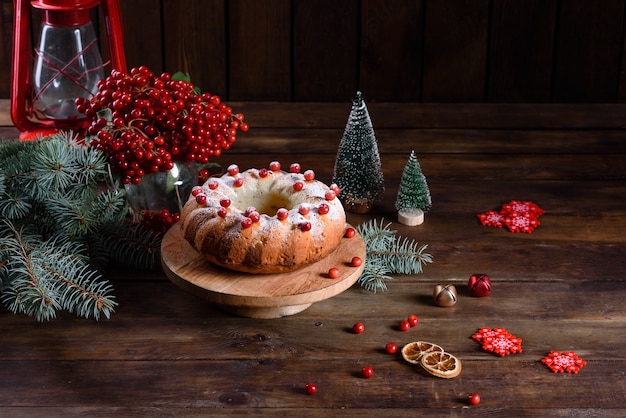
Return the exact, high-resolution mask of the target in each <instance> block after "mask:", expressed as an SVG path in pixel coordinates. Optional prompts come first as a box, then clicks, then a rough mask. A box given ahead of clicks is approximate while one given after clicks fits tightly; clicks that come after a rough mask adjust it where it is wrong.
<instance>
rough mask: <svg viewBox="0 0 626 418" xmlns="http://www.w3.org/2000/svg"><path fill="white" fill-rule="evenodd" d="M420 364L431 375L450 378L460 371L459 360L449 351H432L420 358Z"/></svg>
mask: <svg viewBox="0 0 626 418" xmlns="http://www.w3.org/2000/svg"><path fill="white" fill-rule="evenodd" d="M420 364H421V365H422V367H423V368H424V370H426V371H427V372H428V373H430V374H432V375H433V376H437V377H443V378H445V379H450V378H452V377H456V376H458V375H459V374H460V373H461V360H459V359H458V358H456V357H454V356H453V355H452V354H450V353H446V352H440V351H433V352H430V353H426V354H424V355H423V356H422V357H421V358H420Z"/></svg>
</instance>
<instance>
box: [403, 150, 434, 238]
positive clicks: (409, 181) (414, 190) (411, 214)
mask: <svg viewBox="0 0 626 418" xmlns="http://www.w3.org/2000/svg"><path fill="white" fill-rule="evenodd" d="M431 205H432V200H431V198H430V190H429V189H428V184H427V183H426V177H424V174H423V173H422V168H421V167H420V163H419V162H418V161H417V158H416V157H415V151H411V154H410V155H409V160H408V162H407V164H406V166H405V167H404V171H403V172H402V178H401V179H400V186H399V188H398V196H397V198H396V210H397V211H398V220H399V221H400V222H401V223H404V224H406V225H411V226H413V225H418V224H420V223H422V222H423V220H424V212H428V211H429V210H430V207H431Z"/></svg>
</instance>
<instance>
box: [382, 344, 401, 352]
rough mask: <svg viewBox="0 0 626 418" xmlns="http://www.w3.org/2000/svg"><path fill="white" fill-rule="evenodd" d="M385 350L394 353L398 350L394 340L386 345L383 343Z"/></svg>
mask: <svg viewBox="0 0 626 418" xmlns="http://www.w3.org/2000/svg"><path fill="white" fill-rule="evenodd" d="M385 351H386V352H387V353H389V354H395V353H397V352H398V345H397V344H396V343H394V342H388V343H387V345H385Z"/></svg>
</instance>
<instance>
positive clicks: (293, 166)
mask: <svg viewBox="0 0 626 418" xmlns="http://www.w3.org/2000/svg"><path fill="white" fill-rule="evenodd" d="M289 171H290V172H292V173H296V174H297V173H299V172H300V164H298V163H293V164H291V165H290V166H289Z"/></svg>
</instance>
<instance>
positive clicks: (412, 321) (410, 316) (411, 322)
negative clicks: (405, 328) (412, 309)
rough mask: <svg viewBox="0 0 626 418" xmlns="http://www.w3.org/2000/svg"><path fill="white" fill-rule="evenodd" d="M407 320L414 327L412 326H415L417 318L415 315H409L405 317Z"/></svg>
mask: <svg viewBox="0 0 626 418" xmlns="http://www.w3.org/2000/svg"><path fill="white" fill-rule="evenodd" d="M407 321H409V325H411V326H412V327H414V326H417V323H418V322H419V319H418V317H417V316H415V315H409V318H408V319H407Z"/></svg>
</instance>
